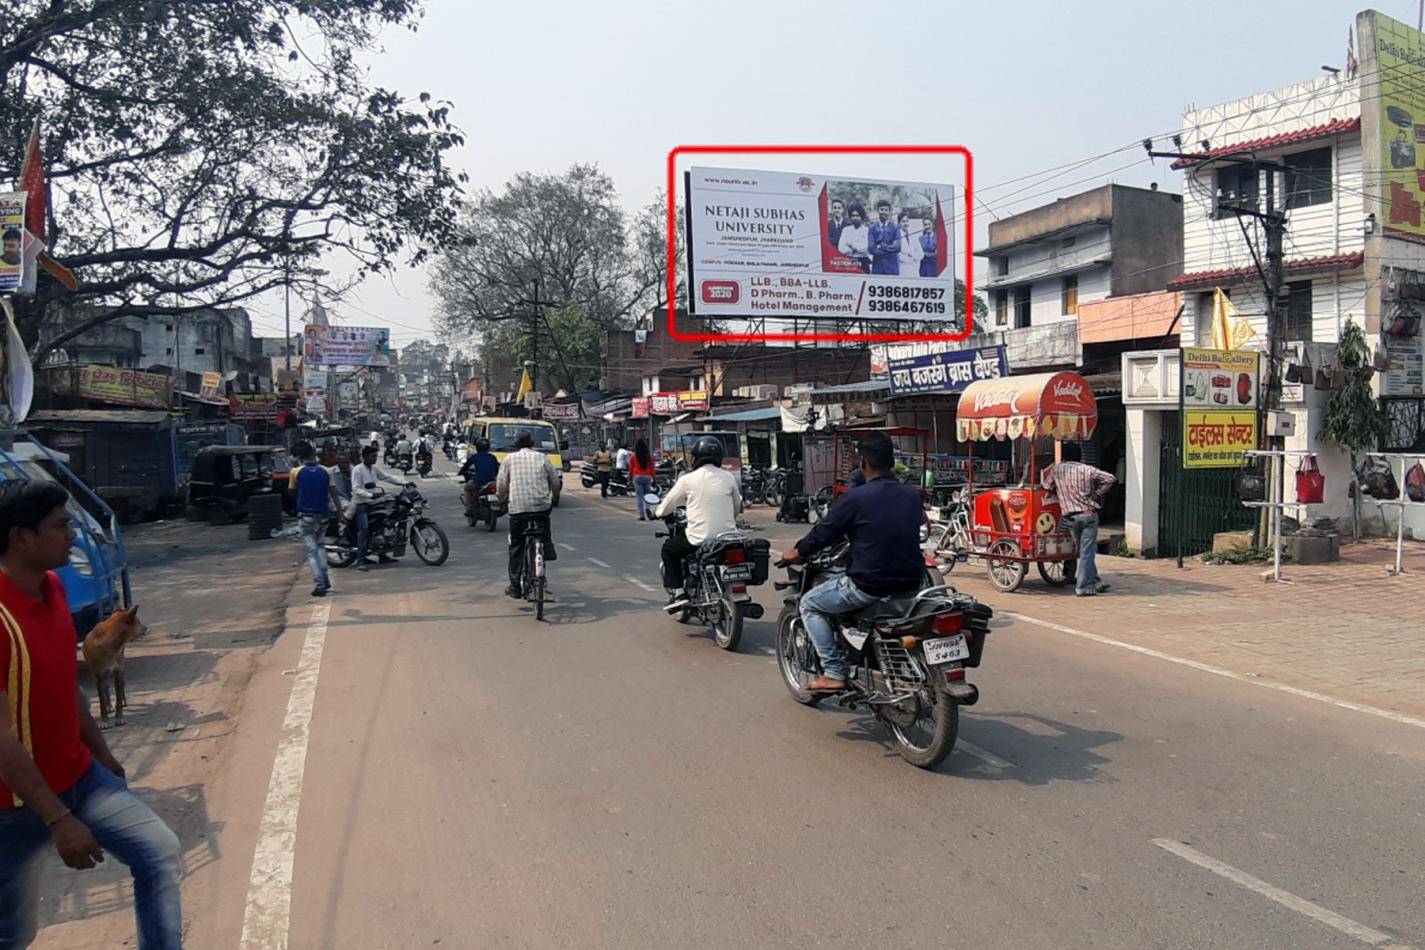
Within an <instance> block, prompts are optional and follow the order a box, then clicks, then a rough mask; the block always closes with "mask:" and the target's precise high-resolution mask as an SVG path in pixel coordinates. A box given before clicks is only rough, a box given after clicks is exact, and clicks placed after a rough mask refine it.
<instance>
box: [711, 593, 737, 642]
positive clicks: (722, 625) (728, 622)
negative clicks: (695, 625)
mask: <svg viewBox="0 0 1425 950" xmlns="http://www.w3.org/2000/svg"><path fill="white" fill-rule="evenodd" d="M712 631H713V642H714V643H716V644H717V645H718V646H720V647H722V648H723V649H724V650H729V651H731V650H736V649H737V644H738V641H740V640H741V639H742V605H741V604H739V603H738V602H737V601H735V600H728V599H727V598H725V597H724V598H723V599H722V601H721V602H720V603H719V604H718V605H717V612H716V613H715V614H713V618H712Z"/></svg>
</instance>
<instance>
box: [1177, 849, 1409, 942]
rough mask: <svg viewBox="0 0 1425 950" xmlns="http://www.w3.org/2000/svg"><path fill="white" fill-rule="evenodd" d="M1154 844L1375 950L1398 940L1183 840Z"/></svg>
mask: <svg viewBox="0 0 1425 950" xmlns="http://www.w3.org/2000/svg"><path fill="white" fill-rule="evenodd" d="M1153 843H1154V844H1155V845H1157V846H1158V847H1160V848H1162V849H1163V850H1164V851H1167V852H1170V853H1172V854H1176V855H1177V856H1178V857H1180V858H1182V859H1183V860H1184V861H1190V862H1192V863H1193V864H1196V865H1197V866H1198V867H1200V868H1205V869H1207V870H1209V871H1211V872H1212V873H1213V874H1216V875H1217V876H1219V877H1225V878H1226V879H1227V880H1229V881H1231V882H1232V883H1234V884H1240V885H1242V886H1243V887H1245V888H1247V890H1249V891H1254V892H1256V893H1258V894H1260V895H1262V896H1263V897H1265V898H1266V899H1267V900H1269V901H1276V902H1277V903H1278V904H1281V905H1282V906H1283V907H1286V908H1289V909H1291V910H1294V911H1296V912H1297V913H1298V914H1303V915H1305V916H1307V917H1310V918H1311V919H1312V920H1315V921H1317V922H1318V923H1322V924H1325V925H1326V926H1328V927H1332V928H1334V929H1336V930H1339V931H1341V933H1343V934H1347V935H1348V936H1351V937H1355V938H1356V939H1357V940H1359V941H1361V942H1362V943H1368V944H1370V945H1371V946H1373V947H1378V946H1381V945H1383V944H1388V943H1390V942H1391V941H1393V940H1394V939H1395V938H1394V937H1392V936H1390V935H1389V934H1384V933H1381V932H1380V931H1379V930H1375V929H1372V928H1370V927H1367V926H1366V925H1365V924H1361V923H1357V922H1356V921H1354V920H1352V919H1351V918H1349V917H1342V916H1341V915H1340V914H1338V913H1336V912H1335V911H1330V910H1327V909H1326V908H1324V907H1321V906H1320V905H1318V904H1313V903H1312V902H1311V901H1309V900H1306V899H1305V898H1302V897H1297V896H1296V895H1295V894H1293V893H1291V892H1290V891H1284V890H1282V889H1281V888H1279V887H1273V886H1272V885H1271V884H1268V883H1267V882H1266V881H1263V880H1260V879H1258V878H1255V877H1253V876H1252V875H1250V874H1248V873H1247V872H1246V871H1239V870H1238V869H1237V868H1234V867H1233V866H1232V865H1230V864H1224V863H1223V862H1221V861H1219V860H1217V859H1216V858H1211V857H1208V856H1207V855H1205V854H1203V853H1202V852H1201V851H1197V850H1195V849H1193V848H1189V847H1188V846H1187V845H1185V844H1183V843H1182V842H1181V841H1174V840H1173V839H1171V838H1154V839H1153Z"/></svg>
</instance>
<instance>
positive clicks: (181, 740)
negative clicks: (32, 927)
mask: <svg viewBox="0 0 1425 950" xmlns="http://www.w3.org/2000/svg"><path fill="white" fill-rule="evenodd" d="M126 541H127V543H128V552H129V564H130V575H131V578H132V582H133V589H134V600H135V602H136V603H137V604H138V605H139V617H140V619H142V620H143V621H144V622H145V623H146V624H148V627H149V634H148V637H147V638H146V639H145V640H143V641H141V642H138V643H134V644H131V645H130V646H129V648H128V659H127V663H126V666H127V672H128V695H129V700H130V703H131V705H130V708H129V712H128V714H127V716H126V719H127V724H126V725H124V726H116V727H114V728H111V729H110V730H109V731H108V732H107V733H106V735H107V738H108V741H109V744H110V746H111V747H112V748H113V749H114V752H115V754H116V755H117V756H118V758H119V760H120V761H121V762H123V763H124V765H125V768H126V769H127V770H128V775H129V783H130V785H131V786H132V787H134V788H135V789H136V790H137V791H138V793H139V795H140V796H141V797H142V798H143V799H144V800H145V801H146V802H148V803H149V805H151V806H152V807H153V808H154V810H155V811H156V812H158V814H159V815H161V816H162V817H163V818H164V820H165V821H167V822H168V823H169V825H170V826H171V827H172V828H173V829H174V831H175V832H176V833H177V834H178V837H179V840H180V841H181V843H182V848H183V854H182V861H183V872H184V880H183V900H184V907H185V913H184V917H185V919H188V920H191V919H192V918H193V916H194V915H193V914H192V913H191V909H192V908H195V907H200V906H202V905H204V904H205V903H208V902H209V901H210V900H212V899H213V894H212V891H213V888H214V884H213V882H214V881H216V880H217V877H218V867H217V866H218V863H219V861H220V859H221V858H222V857H223V850H222V848H221V847H220V835H221V834H222V832H223V830H224V828H225V827H226V825H227V824H228V822H229V819H228V818H227V816H225V815H224V813H223V810H222V808H221V805H220V804H219V803H217V802H215V800H214V787H215V785H216V784H217V783H219V782H220V779H221V777H222V775H223V773H224V772H225V770H226V769H227V759H228V753H229V751H230V746H231V745H232V742H233V738H234V736H235V734H236V730H237V726H238V723H239V721H241V720H242V719H243V717H244V715H245V713H246V712H247V709H248V707H247V703H248V702H249V701H250V700H251V697H250V695H249V684H250V682H251V680H252V677H253V674H254V671H255V670H256V669H257V666H258V664H259V662H260V660H261V658H262V656H263V655H264V654H265V652H266V650H267V648H268V647H269V646H271V645H272V644H273V643H274V641H276V640H277V638H278V636H279V635H280V634H281V632H282V629H283V624H284V618H285V615H286V609H287V604H288V601H289V600H290V599H292V597H293V591H294V590H296V591H297V592H298V593H303V594H304V593H305V589H304V588H300V587H294V584H295V582H296V581H297V580H298V578H299V575H300V572H301V571H302V570H304V568H302V550H301V546H300V545H299V544H297V543H296V542H294V541H291V540H277V541H249V540H248V538H247V528H246V526H245V525H234V526H229V527H218V528H215V527H210V526H207V525H201V524H193V523H189V522H186V521H165V522H156V523H153V524H146V525H139V526H136V527H134V528H132V529H131V530H130V532H129V533H128V534H127V535H126ZM79 675H80V683H81V685H82V686H83V687H84V688H85V690H86V691H87V692H89V693H90V694H91V696H92V695H93V692H94V690H93V685H92V681H91V680H90V679H89V676H88V672H87V670H85V669H84V664H83V662H82V660H81V663H80V672H79ZM92 708H94V710H95V714H96V716H97V705H95V706H93V707H92ZM279 715H280V712H279ZM41 886H42V895H43V896H42V898H41V905H40V925H41V931H40V936H39V940H38V941H37V942H36V946H37V947H54V948H60V947H65V948H69V947H123V946H129V947H131V946H134V945H135V937H134V921H133V912H132V906H133V895H132V889H131V887H130V884H129V876H128V872H127V870H126V869H125V868H124V867H122V866H121V865H119V864H118V863H117V862H115V861H110V862H108V863H107V864H106V865H105V866H104V867H102V868H100V869H97V870H94V871H87V872H78V873H77V872H73V871H70V870H68V869H67V868H65V867H64V866H63V865H61V864H60V863H59V861H58V859H57V858H54V857H53V856H51V859H50V861H49V863H48V864H47V866H46V869H45V874H44V878H43V883H42V885H41ZM189 943H190V944H191V943H193V941H189Z"/></svg>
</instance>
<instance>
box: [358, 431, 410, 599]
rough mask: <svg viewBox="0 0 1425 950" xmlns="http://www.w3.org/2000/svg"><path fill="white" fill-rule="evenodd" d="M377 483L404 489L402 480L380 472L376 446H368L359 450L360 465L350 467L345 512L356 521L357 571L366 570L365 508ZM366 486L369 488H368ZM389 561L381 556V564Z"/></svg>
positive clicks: (404, 485) (366, 533) (404, 484)
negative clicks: (349, 499) (348, 494)
mask: <svg viewBox="0 0 1425 950" xmlns="http://www.w3.org/2000/svg"><path fill="white" fill-rule="evenodd" d="M379 482H388V483H389V484H392V485H396V486H399V487H401V488H405V487H406V482H405V480H404V479H400V478H397V477H396V476H394V475H388V474H387V473H386V472H384V471H382V470H381V468H380V466H378V465H377V464H376V446H374V445H368V446H366V447H365V448H363V449H362V450H361V464H360V465H355V466H352V469H351V504H350V505H349V506H348V512H347V514H348V517H352V518H355V519H356V563H357V570H359V571H364V570H366V569H367V566H366V548H367V543H368V542H369V540H370V535H371V530H370V528H371V525H370V522H369V520H368V518H367V514H366V506H367V505H369V504H370V503H371V499H372V497H373V494H372V493H373V491H374V489H375V488H376V487H377V483H379ZM368 485H370V486H371V487H370V488H368V487H367V486H368ZM389 560H391V559H390V558H389V557H387V556H386V555H384V554H383V555H381V562H382V563H383V564H384V563H386V562H387V561H389Z"/></svg>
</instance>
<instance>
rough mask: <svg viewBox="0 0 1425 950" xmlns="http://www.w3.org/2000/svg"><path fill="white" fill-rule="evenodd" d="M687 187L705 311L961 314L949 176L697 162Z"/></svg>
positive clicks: (695, 272) (936, 317) (692, 304)
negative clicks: (883, 176)
mask: <svg viewBox="0 0 1425 950" xmlns="http://www.w3.org/2000/svg"><path fill="white" fill-rule="evenodd" d="M686 190H687V198H688V207H687V219H688V233H689V244H688V263H689V273H688V285H689V287H690V288H691V289H692V293H690V295H689V309H690V310H691V311H692V312H694V313H696V314H698V315H699V316H709V317H716V316H763V317H811V316H815V317H841V318H845V319H854V320H915V321H919V322H923V323H941V324H950V323H953V322H954V321H955V320H956V315H955V273H954V268H953V267H951V266H950V261H951V260H953V259H954V248H953V246H952V240H951V237H950V228H949V227H948V226H947V222H953V221H954V220H955V190H954V189H953V188H952V187H951V186H950V185H943V184H927V183H923V182H898V181H867V180H861V179H849V178H841V177H828V176H824V175H812V174H807V173H802V172H774V171H750V170H738V169H724V168H693V169H691V170H690V171H689V173H688V175H687V189H686ZM903 236H904V237H906V238H909V240H906V241H903V240H902V237H903Z"/></svg>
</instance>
